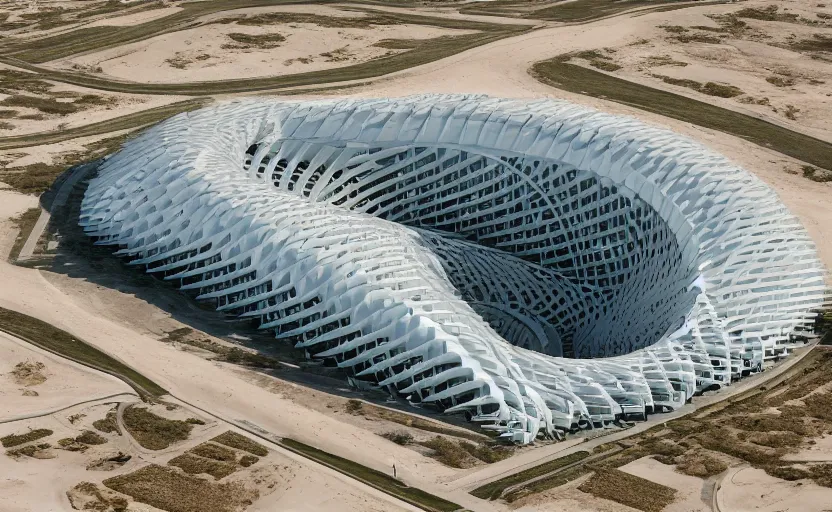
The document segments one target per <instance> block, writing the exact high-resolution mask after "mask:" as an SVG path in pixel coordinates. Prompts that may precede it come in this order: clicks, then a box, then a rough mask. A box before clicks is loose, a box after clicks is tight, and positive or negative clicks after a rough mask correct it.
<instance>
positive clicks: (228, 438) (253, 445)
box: [211, 430, 269, 457]
mask: <svg viewBox="0 0 832 512" xmlns="http://www.w3.org/2000/svg"><path fill="white" fill-rule="evenodd" d="M211 441H213V442H214V443H218V444H224V445H225V446H230V447H231V448H236V449H238V450H243V451H245V452H248V453H250V454H252V455H257V456H260V457H265V456H266V455H268V454H269V450H268V449H267V448H266V447H265V446H263V445H262V444H260V443H258V442H256V441H252V440H251V439H249V438H248V437H246V436H244V435H242V434H238V433H236V432H232V431H230V430H229V431H227V432H224V433H222V434H220V435H218V436H217V437H215V438H213V439H211Z"/></svg>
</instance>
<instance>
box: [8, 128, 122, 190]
mask: <svg viewBox="0 0 832 512" xmlns="http://www.w3.org/2000/svg"><path fill="white" fill-rule="evenodd" d="M126 139H127V136H126V135H119V136H115V137H109V138H106V139H102V140H99V141H97V142H91V143H89V144H85V145H84V149H83V150H81V151H73V152H67V153H63V154H62V155H60V156H58V157H55V158H54V159H53V160H52V163H49V164H46V163H42V162H38V163H35V164H31V165H25V166H20V167H4V168H0V181H2V182H4V183H6V184H7V185H9V186H11V187H12V188H13V189H14V190H16V191H17V192H20V193H22V194H41V193H43V192H44V191H46V190H48V189H49V187H51V186H52V183H53V182H54V181H55V178H57V177H58V176H60V175H61V174H62V173H63V172H64V171H66V170H67V169H68V168H70V167H72V166H73V165H78V164H82V163H84V162H89V161H92V160H95V159H96V158H100V157H102V156H104V155H108V154H110V153H113V152H115V151H116V150H117V149H119V148H120V147H121V144H122V143H123V142H124V141H125V140H126Z"/></svg>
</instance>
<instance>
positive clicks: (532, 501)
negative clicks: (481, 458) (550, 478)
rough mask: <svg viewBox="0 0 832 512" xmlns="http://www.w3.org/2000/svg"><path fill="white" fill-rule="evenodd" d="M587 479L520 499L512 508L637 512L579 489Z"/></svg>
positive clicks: (553, 511)
mask: <svg viewBox="0 0 832 512" xmlns="http://www.w3.org/2000/svg"><path fill="white" fill-rule="evenodd" d="M587 479H589V475H585V476H583V477H581V478H578V479H576V480H574V481H572V482H569V483H568V484H566V485H562V486H560V487H557V488H555V489H550V490H548V491H544V492H541V493H539V494H533V495H531V496H528V497H526V498H522V499H519V500H517V501H516V502H514V503H513V507H512V508H513V509H514V510H516V511H517V512H576V511H580V512H637V510H636V509H634V508H631V507H628V506H626V505H621V504H620V503H616V502H614V501H610V500H605V499H603V498H596V497H595V496H592V495H591V494H587V493H585V492H582V491H579V490H578V486H580V485H581V484H582V483H584V482H585V481H586V480H587Z"/></svg>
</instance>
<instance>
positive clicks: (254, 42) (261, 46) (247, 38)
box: [222, 32, 286, 50]
mask: <svg viewBox="0 0 832 512" xmlns="http://www.w3.org/2000/svg"><path fill="white" fill-rule="evenodd" d="M226 36H228V37H229V38H230V39H231V40H232V41H234V42H236V43H239V44H238V45H222V47H223V48H227V49H246V48H257V49H258V50H269V49H272V48H277V47H278V46H280V43H282V42H284V41H286V36H284V35H282V34H278V33H273V34H256V35H251V34H243V33H242V32H232V33H230V34H226Z"/></svg>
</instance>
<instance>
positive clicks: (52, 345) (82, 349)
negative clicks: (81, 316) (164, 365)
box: [0, 308, 167, 396]
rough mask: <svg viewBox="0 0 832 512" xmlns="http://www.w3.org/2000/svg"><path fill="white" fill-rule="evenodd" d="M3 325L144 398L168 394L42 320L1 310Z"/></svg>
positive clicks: (131, 370)
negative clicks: (103, 374) (110, 376)
mask: <svg viewBox="0 0 832 512" xmlns="http://www.w3.org/2000/svg"><path fill="white" fill-rule="evenodd" d="M0 325H2V326H3V329H5V330H7V331H9V332H11V333H13V334H14V335H15V336H18V337H20V338H22V339H23V340H25V341H28V342H30V343H32V344H34V345H37V346H38V347H40V348H42V349H45V350H49V351H51V352H55V353H57V354H59V355H61V356H63V357H66V358H68V359H71V360H72V361H76V362H78V363H81V364H84V365H87V366H90V367H92V368H95V369H97V370H101V371H103V372H106V373H109V374H110V375H114V376H116V377H118V378H120V379H122V380H124V381H125V382H126V383H127V384H128V385H130V386H131V387H132V388H133V389H135V390H136V391H137V392H138V393H139V394H140V395H143V396H144V395H147V394H151V395H153V396H160V395H164V394H167V391H165V389H164V388H162V387H160V386H159V385H158V384H156V383H155V382H153V381H152V380H150V379H148V378H147V377H145V376H144V375H142V374H140V373H139V372H137V371H136V370H134V369H132V368H130V367H129V366H127V365H125V364H124V363H122V362H120V361H117V360H115V359H113V358H112V357H110V356H108V355H107V354H105V353H104V352H101V351H100V350H98V349H97V348H94V347H92V346H91V345H88V344H86V343H84V342H83V341H81V340H79V339H77V338H76V337H75V336H73V335H71V334H70V333H68V332H66V331H63V330H61V329H58V328H57V327H54V326H53V325H50V324H48V323H46V322H44V321H42V320H38V319H37V318H33V317H31V316H29V315H24V314H23V313H18V312H17V311H12V310H10V309H5V308H0Z"/></svg>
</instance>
